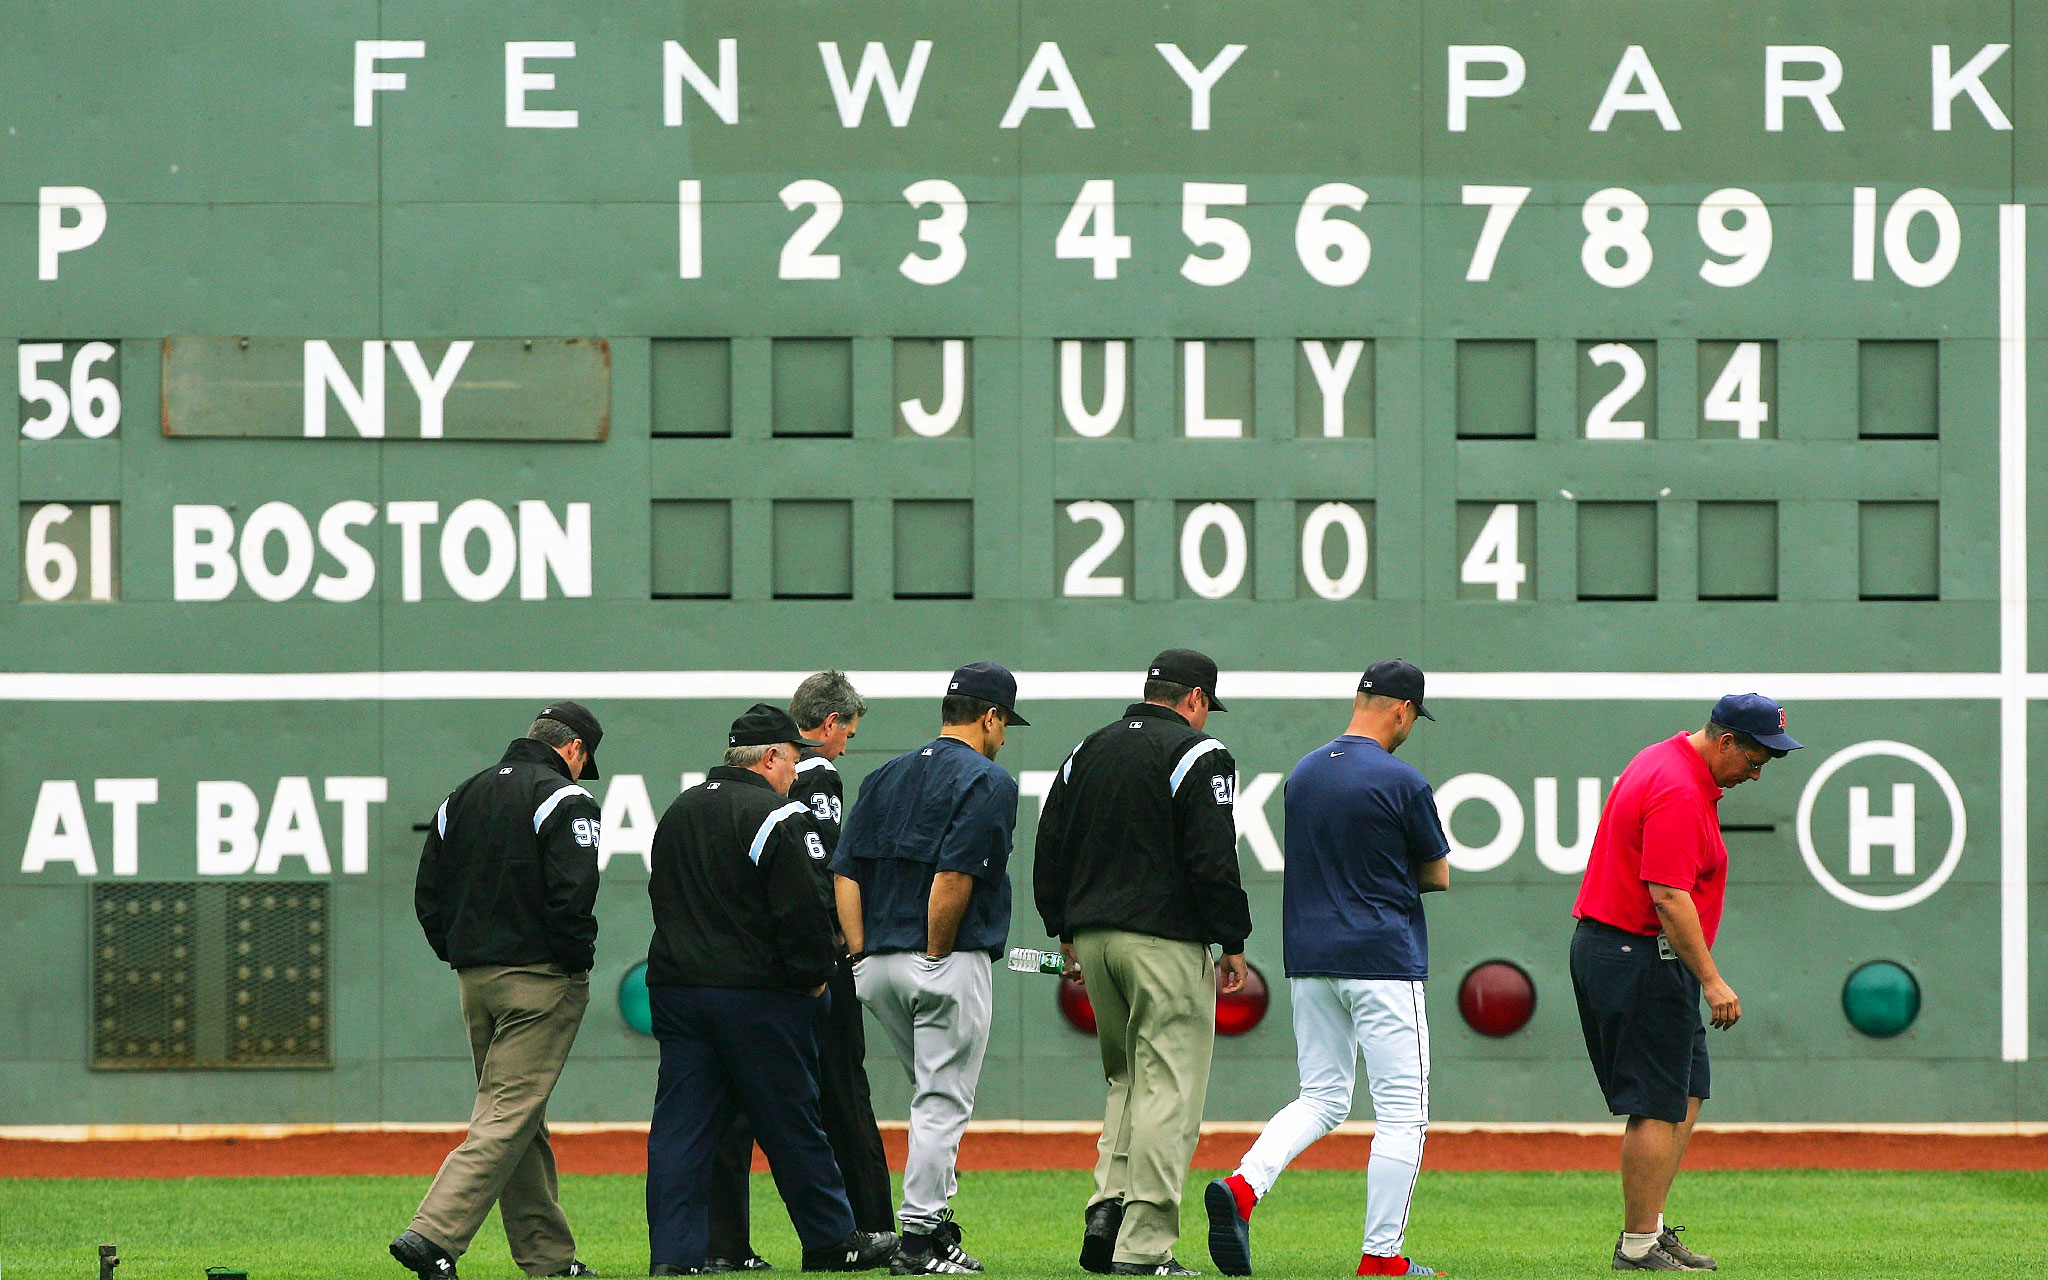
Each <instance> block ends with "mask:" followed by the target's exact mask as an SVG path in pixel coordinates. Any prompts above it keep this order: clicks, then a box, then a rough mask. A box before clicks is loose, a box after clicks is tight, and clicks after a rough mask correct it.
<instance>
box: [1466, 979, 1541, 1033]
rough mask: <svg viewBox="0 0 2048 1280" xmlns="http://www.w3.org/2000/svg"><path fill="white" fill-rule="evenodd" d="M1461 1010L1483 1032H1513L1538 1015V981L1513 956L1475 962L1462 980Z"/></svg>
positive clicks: (1470, 1023) (1467, 1019) (1526, 1024)
mask: <svg viewBox="0 0 2048 1280" xmlns="http://www.w3.org/2000/svg"><path fill="white" fill-rule="evenodd" d="M1458 1012H1459V1013H1461V1014H1463V1015H1464V1017H1465V1025H1466V1026H1468V1027H1471V1028H1472V1029H1473V1030H1474V1031H1477V1032H1478V1033H1479V1034H1480V1035H1482V1036H1492V1037H1493V1038H1494V1039H1500V1038H1501V1037H1503V1036H1511V1035H1513V1034H1515V1032H1517V1031H1520V1030H1521V1029H1522V1028H1523V1027H1526V1026H1528V1025H1529V1019H1530V1018H1532V1017H1534V1016H1535V1013H1536V983H1535V982H1534V981H1533V980H1532V979H1531V978H1530V977H1529V971H1528V970H1526V969H1524V968H1523V967H1522V966H1521V965H1518V964H1516V963H1515V962H1514V961H1512V960H1488V961H1487V962H1486V963H1484V964H1480V965H1474V966H1473V967H1472V971H1471V972H1470V973H1467V974H1466V975H1465V980H1464V981H1463V982H1461V983H1459V984H1458Z"/></svg>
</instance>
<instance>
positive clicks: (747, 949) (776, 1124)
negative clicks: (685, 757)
mask: <svg viewBox="0 0 2048 1280" xmlns="http://www.w3.org/2000/svg"><path fill="white" fill-rule="evenodd" d="M726 744H727V745H726V752H725V763H724V764H722V765H720V766H719V767H717V768H715V769H713V770H711V772H710V773H709V774H708V775H707V776H706V778H705V780H704V781H703V782H702V783H700V784H699V785H697V786H694V787H692V788H690V789H689V790H688V791H685V792H684V793H683V794H682V795H680V796H678V797H676V801H675V803H674V804H672V805H670V806H669V808H668V812H667V813H665V814H663V815H662V818H661V823H660V825H659V826H657V827H656V828H655V832H654V850H653V863H654V870H653V875H652V877H651V878H650V879H649V881H648V892H649V894H650V895H651V896H652V898H653V900H654V942H653V944H652V945H651V946H650V947H649V948H648V952H647V992H648V996H649V999H650V1002H651V1004H652V1005H653V1013H654V1034H655V1035H656V1036H658V1037H659V1038H660V1040H661V1076H660V1082H659V1084H658V1085H657V1087H656V1090H655V1095H654V1120H653V1125H652V1127H651V1128H650V1129H649V1130H648V1134H647V1234H648V1245H649V1251H650V1255H651V1265H652V1274H654V1275H657V1276H665V1275H688V1274H692V1273H694V1272H695V1271H697V1270H698V1269H699V1268H701V1267H702V1266H703V1265H704V1260H705V1249H706V1246H707V1244H708V1242H709V1236H710V1224H709V1195H710V1187H711V1171H712V1160H713V1157H714V1155H715V1153H716V1151H717V1149H718V1145H719V1140H720V1138H721V1137H722V1136H723V1135H724V1134H725V1132H726V1129H727V1126H728V1125H729V1124H730V1122H731V1119H732V1109H733V1107H734V1106H735V1105H737V1106H738V1107H739V1108H740V1109H742V1110H744V1111H745V1112H746V1114H747V1119H748V1121H749V1122H750V1123H751V1124H752V1125H753V1130H754V1137H755V1140H756V1141H758V1142H759V1143H760V1144H761V1149H762V1150H763V1151H765V1152H766V1153H767V1155H768V1163H769V1165H770V1167H771V1168H773V1170H774V1171H775V1185H776V1188H777V1190H779V1191H781V1193H782V1199H783V1203H784V1204H786V1205H787V1206H788V1207H789V1216H790V1221H791V1222H792V1224H793V1225H794V1226H795V1227H796V1234H797V1238H798V1239H799V1240H800V1241H802V1243H803V1246H804V1269H805V1270H807V1271H859V1270H866V1269H869V1268H871V1267H876V1266H881V1265H883V1264H885V1263H887V1262H888V1261H889V1259H890V1257H891V1256H892V1255H893V1254H894V1253H895V1251H896V1237H895V1236H894V1235H893V1234H890V1233H888V1232H868V1231H858V1230H856V1229H855V1227H854V1221H853V1210H852V1208H851V1207H850V1206H849V1204H848V1203H847V1199H846V1186H845V1184H844V1182H843V1181H842V1180H841V1179H840V1176H839V1166H838V1164H837V1163H836V1162H835V1161H834V1160H833V1158H832V1148H831V1146H830V1145H829V1144H828V1143H827V1142H826V1140H825V1131H824V1129H823V1127H822V1126H821V1124H820V1122H819V1118H818V1023H819V1020H820V1019H821V1018H822V1017H823V1016H824V1013H825V1007H824V1006H825V1002H826V1000H827V999H828V998H829V997H827V996H826V994H825V983H826V980H827V979H828V978H829V977H830V976H831V974H832V970H833V968H834V967H835V966H836V965H837V964H838V961H839V956H840V948H839V946H838V944H837V942H836V941H835V939H834V936H833V930H832V912H831V910H830V908H829V907H828V906H827V903H826V898H825V892H824V889H823V887H822V886H821V883H820V879H819V876H818V873H817V871H816V870H815V869H814V868H813V866H812V863H813V862H814V861H815V860H818V859H822V858H823V857H824V856H825V849H824V842H823V841H822V840H820V839H819V836H818V833H817V832H816V831H815V830H813V829H812V827H811V824H810V823H809V821H807V820H806V817H805V815H806V814H807V813H808V812H809V810H808V808H807V806H805V805H803V804H801V803H799V802H796V801H792V800H790V799H789V798H788V795H789V788H790V784H791V783H792V782H793V781H794V780H795V778H796V764H797V759H798V756H799V753H800V752H801V750H802V749H803V748H804V747H815V746H816V745H817V743H815V742H812V741H809V740H807V739H806V738H804V737H803V735H802V733H801V732H800V731H799V730H798V729H797V726H796V721H794V720H792V719H790V716H789V713H788V712H786V711H784V710H783V709H782V708H780V707H776V706H771V705H769V704H768V703H765V702H757V703H755V704H754V705H753V706H752V707H751V708H749V709H748V710H747V712H746V714H744V715H742V716H741V717H740V718H739V719H737V720H735V721H733V723H732V730H731V732H730V733H729V734H728V736H727V738H726Z"/></svg>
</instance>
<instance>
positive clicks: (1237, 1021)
mask: <svg viewBox="0 0 2048 1280" xmlns="http://www.w3.org/2000/svg"><path fill="white" fill-rule="evenodd" d="M1216 982H1217V990H1216V1034H1217V1035H1219V1036H1241V1035H1246V1034H1249V1033H1250V1032H1251V1031H1252V1030H1253V1029H1254V1028H1256V1027H1257V1026H1258V1025H1259V1024H1260V1023H1261V1022H1264V1021H1265V1020H1266V1007H1267V1006H1268V1005H1270V1004H1271V1003H1272V1002H1273V996H1272V993H1271V992H1270V991H1268V990H1267V989H1266V976H1265V975H1264V974H1262V973H1260V972H1259V971H1258V970H1257V969H1255V968H1253V967H1252V966H1251V965H1249V964H1247V965H1245V967H1244V985H1243V986H1242V987H1239V988H1238V989H1237V990H1235V991H1232V992H1230V993H1228V994H1225V993H1224V991H1223V989H1222V982H1223V973H1222V971H1221V970H1218V971H1217V974H1216Z"/></svg>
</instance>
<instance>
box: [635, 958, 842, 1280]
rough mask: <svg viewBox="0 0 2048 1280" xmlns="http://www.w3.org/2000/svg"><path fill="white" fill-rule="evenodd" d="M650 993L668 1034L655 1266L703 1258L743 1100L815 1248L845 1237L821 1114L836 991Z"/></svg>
mask: <svg viewBox="0 0 2048 1280" xmlns="http://www.w3.org/2000/svg"><path fill="white" fill-rule="evenodd" d="M647 994H648V997H649V1001H650V1003H651V1004H652V1006H653V1013H654V1034H655V1035H656V1036H657V1037H659V1038H660V1040H661V1076H660V1082H659V1084H658V1085H657V1086H656V1088H655V1093H654V1122H653V1125H652V1126H651V1127H650V1128H649V1130H648V1133H647V1236H648V1247H649V1252H650V1261H651V1263H652V1265H654V1266H660V1265H662V1264H664V1263H666V1264H668V1265H670V1266H679V1267H695V1266H702V1265H703V1263H704V1253H705V1247H706V1245H707V1244H708V1242H709V1240H710V1215H709V1210H710V1191H711V1169H712V1163H713V1160H714V1158H715V1157H716V1155H717V1151H718V1145H719V1141H720V1139H722V1138H723V1137H724V1136H725V1133H726V1130H727V1128H728V1127H729V1126H730V1124H731V1122H732V1117H733V1113H734V1109H735V1108H737V1109H739V1110H741V1111H744V1112H745V1113H746V1116H747V1120H748V1122H749V1123H750V1124H751V1125H752V1126H753V1130H754V1138H755V1140H756V1141H757V1142H759V1143H760V1144H761V1150H762V1151H763V1152H765V1153H766V1154H767V1156H768V1167H769V1169H770V1170H771V1171H772V1172H773V1173H774V1175H775V1188H776V1190H778V1191H780V1192H781V1193H782V1202H783V1204H785V1205H787V1206H788V1207H789V1220H790V1222H791V1224H792V1225H794V1226H795V1227H796V1234H797V1239H799V1240H800V1241H802V1242H803V1246H804V1248H806V1249H818V1248H825V1247H828V1246H831V1245H835V1244H837V1243H839V1242H840V1241H841V1240H844V1239H845V1238H846V1237H847V1236H848V1235H849V1234H851V1233H852V1231H853V1210H852V1209H851V1208H850V1207H849V1206H848V1204H847V1200H846V1186H845V1183H844V1182H843V1181H842V1180H841V1179H840V1176H839V1165H838V1163H837V1162H836V1161H834V1159H833V1158H832V1148H831V1145H830V1144H829V1143H827V1142H826V1140H825V1130H824V1127H823V1126H822V1125H821V1124H820V1122H819V1118H818V1021H819V1019H820V1018H821V1017H822V1016H823V1015H824V1011H825V1004H826V1001H827V1000H828V999H829V997H828V996H819V997H815V998H813V997H810V996H806V995H804V994H803V993H802V992H797V991H761V990H748V989H740V988H732V987H650V988H649V989H648V992H647Z"/></svg>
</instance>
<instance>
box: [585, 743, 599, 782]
mask: <svg viewBox="0 0 2048 1280" xmlns="http://www.w3.org/2000/svg"><path fill="white" fill-rule="evenodd" d="M583 776H584V777H585V778H595V777H597V776H599V775H598V772H597V752H595V751H593V750H591V749H590V748H589V747H587V746H586V747H585V748H584V750H583Z"/></svg>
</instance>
